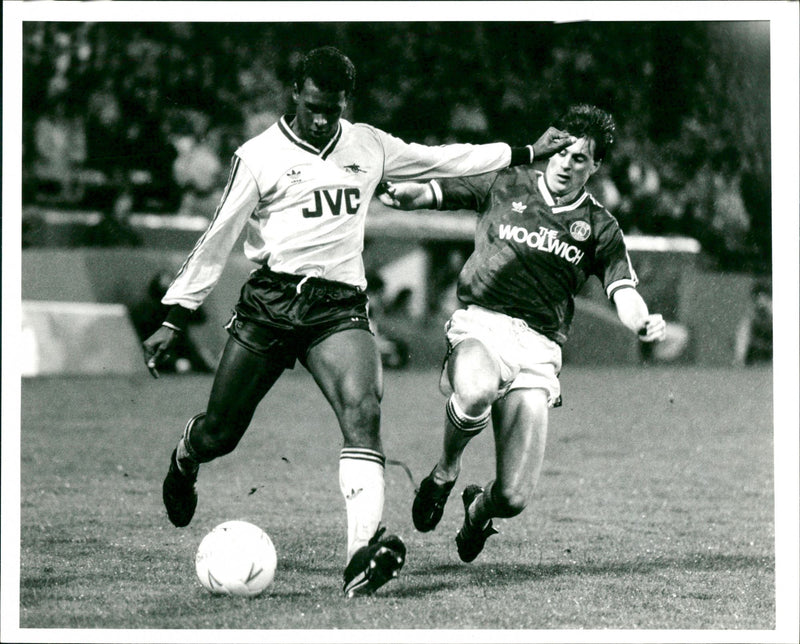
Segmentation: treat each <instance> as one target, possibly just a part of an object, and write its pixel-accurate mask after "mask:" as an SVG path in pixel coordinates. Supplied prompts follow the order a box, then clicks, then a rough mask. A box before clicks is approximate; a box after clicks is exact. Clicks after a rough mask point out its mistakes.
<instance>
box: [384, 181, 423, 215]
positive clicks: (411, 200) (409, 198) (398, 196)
mask: <svg viewBox="0 0 800 644" xmlns="http://www.w3.org/2000/svg"><path fill="white" fill-rule="evenodd" d="M378 199H380V200H381V202H382V203H383V204H385V205H387V206H390V207H392V208H397V209H399V210H416V209H418V208H433V207H434V206H435V198H434V196H433V188H431V186H430V184H428V183H417V182H414V181H403V182H400V183H392V182H391V181H386V182H385V183H383V184H381V190H380V191H379V192H378Z"/></svg>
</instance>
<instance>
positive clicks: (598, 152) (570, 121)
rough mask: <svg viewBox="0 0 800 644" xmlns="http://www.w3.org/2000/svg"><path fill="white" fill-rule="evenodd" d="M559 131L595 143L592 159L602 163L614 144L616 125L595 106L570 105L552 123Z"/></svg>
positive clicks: (607, 114)
mask: <svg viewBox="0 0 800 644" xmlns="http://www.w3.org/2000/svg"><path fill="white" fill-rule="evenodd" d="M553 126H554V127H557V128H558V129H559V130H564V131H565V132H569V133H570V134H571V135H572V136H576V137H578V138H581V137H584V136H585V137H587V138H589V139H593V140H594V143H595V151H594V158H595V159H596V160H597V161H602V160H603V159H604V158H605V156H606V154H607V153H608V151H609V150H610V149H611V147H612V145H613V144H614V133H615V132H616V129H617V125H616V123H615V122H614V117H613V116H611V114H609V113H608V112H606V111H604V110H601V109H600V108H599V107H596V106H595V105H586V104H578V105H572V106H570V107H569V109H567V111H566V112H564V113H563V114H562V115H561V116H559V117H558V118H557V119H556V120H555V122H554V123H553Z"/></svg>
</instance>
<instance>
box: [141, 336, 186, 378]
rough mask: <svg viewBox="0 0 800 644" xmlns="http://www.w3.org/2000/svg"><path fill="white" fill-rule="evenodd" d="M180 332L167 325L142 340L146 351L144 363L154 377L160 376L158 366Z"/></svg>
mask: <svg viewBox="0 0 800 644" xmlns="http://www.w3.org/2000/svg"><path fill="white" fill-rule="evenodd" d="M177 335H178V332H177V331H175V329H170V328H169V327H166V326H161V327H159V328H158V329H156V331H155V333H153V335H151V336H150V337H149V338H147V340H145V341H144V342H142V349H143V351H144V363H145V364H146V365H147V368H148V369H149V371H150V375H151V376H153V378H158V366H159V364H161V361H162V360H163V359H164V358H165V357H166V355H167V353H169V350H170V348H171V347H172V345H173V344H174V343H175V338H176V336H177Z"/></svg>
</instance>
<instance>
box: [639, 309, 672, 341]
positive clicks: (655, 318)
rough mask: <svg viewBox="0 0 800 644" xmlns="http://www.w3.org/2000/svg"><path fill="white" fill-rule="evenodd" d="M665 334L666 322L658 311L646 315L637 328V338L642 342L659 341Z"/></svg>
mask: <svg viewBox="0 0 800 644" xmlns="http://www.w3.org/2000/svg"><path fill="white" fill-rule="evenodd" d="M666 334H667V323H666V322H664V318H662V317H661V315H660V314H659V313H651V314H650V315H648V316H647V317H646V318H645V320H644V324H643V325H642V326H641V328H640V329H639V340H641V341H642V342H661V340H663V339H664V337H665V336H666Z"/></svg>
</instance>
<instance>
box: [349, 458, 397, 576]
mask: <svg viewBox="0 0 800 644" xmlns="http://www.w3.org/2000/svg"><path fill="white" fill-rule="evenodd" d="M385 461H386V458H385V457H384V455H383V454H381V453H380V452H377V451H375V450H372V449H366V448H360V447H345V448H344V449H342V451H341V453H340V455H339V489H341V491H342V496H344V502H345V507H346V509H347V561H348V562H349V561H350V558H351V557H352V556H353V553H355V551H356V550H358V549H359V548H361V547H362V546H365V545H367V543H369V540H370V539H371V538H372V537H373V535H374V534H375V531H376V530H377V529H378V526H379V525H380V522H381V517H382V516H383V495H384V480H383V468H384V462H385Z"/></svg>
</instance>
